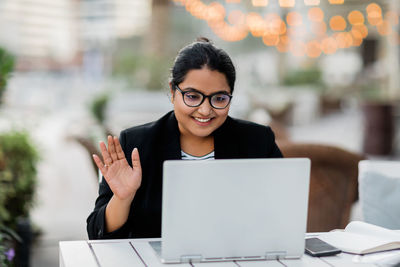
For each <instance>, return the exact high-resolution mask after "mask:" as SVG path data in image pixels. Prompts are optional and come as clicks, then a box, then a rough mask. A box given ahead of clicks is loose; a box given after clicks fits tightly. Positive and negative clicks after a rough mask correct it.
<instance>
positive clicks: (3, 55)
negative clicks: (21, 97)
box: [0, 47, 14, 104]
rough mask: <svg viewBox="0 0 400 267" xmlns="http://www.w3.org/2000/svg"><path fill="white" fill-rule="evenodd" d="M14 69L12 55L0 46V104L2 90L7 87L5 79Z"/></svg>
mask: <svg viewBox="0 0 400 267" xmlns="http://www.w3.org/2000/svg"><path fill="white" fill-rule="evenodd" d="M13 69H14V57H13V56H12V55H11V54H9V53H8V52H7V51H6V50H4V49H3V48H1V47H0V104H1V102H2V97H3V94H4V91H5V90H6V87H7V80H8V78H9V76H10V74H11V72H12V71H13Z"/></svg>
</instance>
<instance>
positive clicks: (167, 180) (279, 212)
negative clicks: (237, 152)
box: [161, 158, 310, 263]
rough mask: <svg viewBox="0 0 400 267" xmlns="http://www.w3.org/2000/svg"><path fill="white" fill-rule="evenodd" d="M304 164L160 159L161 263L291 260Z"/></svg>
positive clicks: (302, 220)
mask: <svg viewBox="0 0 400 267" xmlns="http://www.w3.org/2000/svg"><path fill="white" fill-rule="evenodd" d="M309 178H310V160H309V159H304V158H290V159H233V160H213V161H182V160H175V161H165V162H164V168H163V203H162V243H161V260H162V261H163V262H167V263H168V262H169V263H175V262H194V261H220V260H221V261H223V260H239V259H247V260H250V259H269V258H270V259H275V258H298V257H301V255H303V253H304V238H305V231H306V221H307V206H308V191H309Z"/></svg>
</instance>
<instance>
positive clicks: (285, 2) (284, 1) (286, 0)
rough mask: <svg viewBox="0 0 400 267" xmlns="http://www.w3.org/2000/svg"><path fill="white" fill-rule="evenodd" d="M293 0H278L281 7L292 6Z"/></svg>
mask: <svg viewBox="0 0 400 267" xmlns="http://www.w3.org/2000/svg"><path fill="white" fill-rule="evenodd" d="M294 4H295V0H279V5H280V6H281V7H294Z"/></svg>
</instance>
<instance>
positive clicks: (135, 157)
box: [131, 147, 142, 170]
mask: <svg viewBox="0 0 400 267" xmlns="http://www.w3.org/2000/svg"><path fill="white" fill-rule="evenodd" d="M131 157H132V167H133V168H136V169H138V170H141V169H142V167H141V165H140V157H139V151H138V149H137V148H136V147H135V148H134V149H133V151H132V155H131Z"/></svg>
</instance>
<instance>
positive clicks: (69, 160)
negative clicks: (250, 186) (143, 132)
mask: <svg viewBox="0 0 400 267" xmlns="http://www.w3.org/2000/svg"><path fill="white" fill-rule="evenodd" d="M399 5H400V4H399V1H398V0H375V1H370V0H323V1H320V0H220V1H208V0H174V1H172V0H153V1H150V0H149V1H143V0H57V1H52V0H0V100H1V102H0V184H1V185H0V265H1V263H2V262H3V263H7V264H9V263H10V261H11V262H14V265H15V266H28V259H30V266H56V265H58V242H59V241H62V240H81V239H87V234H86V218H87V216H88V215H89V213H90V212H91V210H92V209H93V207H94V201H95V199H96V196H97V189H98V175H97V174H98V172H97V169H96V168H95V166H94V165H93V163H92V160H91V157H90V155H91V154H92V153H96V151H97V149H98V148H97V147H98V141H100V140H105V137H106V135H107V134H109V133H111V134H113V135H117V136H118V135H119V132H120V131H121V130H122V129H124V128H127V127H130V126H133V125H138V124H141V123H145V122H149V121H152V120H155V119H157V118H159V117H160V116H161V115H163V114H164V113H166V112H167V111H169V110H171V109H172V105H171V104H170V102H169V98H168V92H169V89H168V79H169V70H170V68H171V66H172V64H173V60H174V57H175V56H176V54H177V52H178V51H179V49H180V48H182V47H183V46H185V45H186V44H188V43H190V42H192V41H194V40H195V39H196V38H197V37H200V36H205V37H207V38H209V39H211V40H212V41H213V42H214V43H215V44H216V45H217V46H219V47H221V48H223V49H225V50H226V51H227V52H228V53H229V54H230V55H231V57H232V60H233V62H234V64H235V66H236V68H237V83H236V87H235V94H234V98H233V102H232V105H231V113H230V114H231V116H234V117H238V118H243V119H248V120H252V121H255V122H258V123H261V124H265V125H271V126H272V128H273V130H274V132H275V134H276V138H277V142H278V144H285V143H288V142H294V143H296V142H297V143H307V144H317V145H321V146H322V145H327V146H333V147H336V148H339V149H343V150H346V151H348V152H350V153H354V154H357V155H360V156H362V157H365V158H374V159H376V158H377V159H389V160H395V159H397V158H398V157H399V153H400V143H399V133H398V128H399V125H400V120H399V110H398V107H399V99H400V83H399V62H400V55H399V44H400V38H399ZM353 216H357V214H355V215H353ZM15 252H16V254H15Z"/></svg>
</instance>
